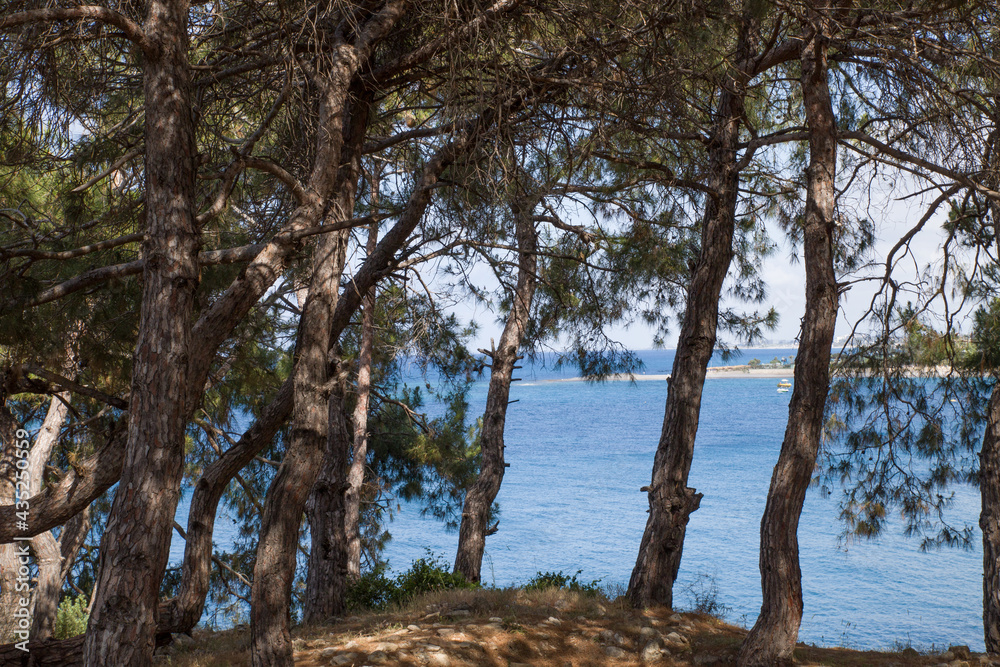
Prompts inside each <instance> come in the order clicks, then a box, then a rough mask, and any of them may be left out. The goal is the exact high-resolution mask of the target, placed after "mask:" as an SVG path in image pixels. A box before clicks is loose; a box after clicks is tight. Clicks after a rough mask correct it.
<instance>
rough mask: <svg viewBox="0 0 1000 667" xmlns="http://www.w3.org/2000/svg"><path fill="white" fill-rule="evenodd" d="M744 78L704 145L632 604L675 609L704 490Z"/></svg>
mask: <svg viewBox="0 0 1000 667" xmlns="http://www.w3.org/2000/svg"><path fill="white" fill-rule="evenodd" d="M749 27H750V26H749V20H745V21H744V24H743V26H742V27H741V32H740V41H739V44H738V47H737V57H736V59H735V62H742V61H744V60H745V59H746V56H747V54H748V52H749ZM745 95H746V76H745V75H744V74H743V73H742V72H739V71H735V72H732V73H731V74H730V75H729V80H728V81H727V82H726V84H725V86H724V87H723V90H722V96H721V99H720V101H719V108H718V113H717V116H716V121H715V125H714V128H713V137H712V143H711V148H710V150H709V173H710V177H709V183H708V185H709V187H710V188H711V189H712V191H713V192H714V193H715V196H710V197H708V198H707V202H706V205H705V213H704V217H703V220H702V230H701V252H700V253H699V256H698V261H697V263H696V264H695V266H694V271H693V272H692V275H691V282H690V284H689V285H688V293H687V306H686V308H685V311H684V322H683V324H682V325H681V332H680V336H679V338H678V340H677V352H676V354H675V355H674V366H673V369H672V370H671V373H670V385H669V387H668V389H667V402H666V408H665V410H664V415H663V428H662V430H661V431H660V442H659V445H658V446H657V448H656V456H655V458H654V460H653V475H652V482H651V483H650V485H649V487H648V492H647V494H648V500H649V517H648V518H647V519H646V529H645V532H644V533H643V536H642V542H641V543H640V545H639V554H638V557H637V558H636V562H635V567H634V568H633V570H632V577H631V579H630V580H629V586H628V598H629V601H630V602H631V603H632V604H633V605H634V606H636V607H645V606H648V605H652V604H660V605H664V606H666V607H671V606H673V587H674V581H675V580H676V579H677V572H678V570H679V568H680V564H681V552H682V550H683V547H684V534H685V531H686V529H687V524H688V518H689V517H690V516H691V513H692V512H694V511H695V510H696V509H698V505H699V503H700V502H701V497H702V494H700V493H696V492H695V490H694V489H693V488H690V487H689V486H688V485H687V482H688V474H689V473H690V471H691V460H692V458H693V457H694V442H695V436H696V435H697V434H698V419H699V415H700V412H701V395H702V389H703V387H704V385H705V372H706V369H707V368H708V363H709V361H710V360H711V358H712V352H713V351H714V349H715V337H716V329H717V327H718V320H719V299H720V296H721V294H722V285H723V283H724V282H725V279H726V274H727V273H728V271H729V264H730V262H731V261H732V258H733V234H734V231H735V227H736V205H737V200H738V198H739V183H740V172H739V168H738V166H737V162H738V160H739V156H738V155H737V149H738V144H739V139H740V136H739V134H740V133H739V130H740V123H741V121H742V118H743V105H744V98H745Z"/></svg>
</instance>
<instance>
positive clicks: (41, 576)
mask: <svg viewBox="0 0 1000 667" xmlns="http://www.w3.org/2000/svg"><path fill="white" fill-rule="evenodd" d="M31 551H32V552H33V553H34V554H35V563H36V564H37V565H38V579H37V580H36V583H35V590H34V597H33V599H32V606H33V610H32V616H31V638H32V639H36V640H43V639H48V638H49V637H51V636H52V631H53V630H54V629H55V625H56V612H57V611H58V610H59V595H60V593H61V592H62V585H63V578H62V572H63V567H62V564H63V558H62V552H61V550H60V548H59V542H58V541H57V540H56V538H55V537H54V536H53V535H52V533H51V532H44V533H41V534H39V535H35V536H34V537H33V538H31Z"/></svg>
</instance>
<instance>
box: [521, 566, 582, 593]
mask: <svg viewBox="0 0 1000 667" xmlns="http://www.w3.org/2000/svg"><path fill="white" fill-rule="evenodd" d="M582 572H583V570H577V571H576V574H574V575H573V576H569V575H568V574H565V573H563V571H562V570H560V571H559V572H538V573H536V574H535V576H534V577H532V578H531V579H529V580H528V583H526V584H525V585H524V590H526V591H543V590H546V589H548V588H559V589H563V590H567V591H574V592H577V593H585V594H587V595H599V594H600V593H601V586H600V583H601V580H600V579H595V580H594V581H591V582H590V583H589V584H588V583H584V582H582V581H580V580H579V579H577V577H578V576H580V574H581V573H582Z"/></svg>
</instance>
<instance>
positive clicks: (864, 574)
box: [387, 349, 983, 650]
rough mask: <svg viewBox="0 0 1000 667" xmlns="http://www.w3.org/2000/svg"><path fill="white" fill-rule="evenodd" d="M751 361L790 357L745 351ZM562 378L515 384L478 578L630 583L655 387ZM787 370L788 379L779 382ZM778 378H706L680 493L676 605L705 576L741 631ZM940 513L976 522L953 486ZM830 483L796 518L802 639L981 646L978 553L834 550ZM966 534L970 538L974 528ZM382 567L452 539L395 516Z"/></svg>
mask: <svg viewBox="0 0 1000 667" xmlns="http://www.w3.org/2000/svg"><path fill="white" fill-rule="evenodd" d="M742 354H743V358H742V359H739V358H737V359H735V360H733V361H729V362H723V361H722V360H721V359H716V360H714V361H713V364H714V365H725V364H727V363H745V362H746V361H747V360H749V359H750V358H753V357H756V358H759V359H761V360H762V361H765V362H766V361H769V360H770V359H772V358H773V357H775V356H777V357H779V358H780V357H783V356H789V355H794V354H795V350H792V349H771V350H746V351H743V353H742ZM640 355H641V356H642V358H643V359H644V361H645V362H646V369H645V372H646V373H648V374H664V373H669V372H670V368H671V365H672V363H673V351H671V350H660V351H651V352H641V353H640ZM566 375H571V373H568V372H562V373H559V372H553V371H551V370H548V369H544V368H543V369H532V368H530V367H529V368H525V369H524V371H523V372H522V376H523V377H524V380H523V381H521V382H517V383H515V384H514V386H513V388H512V390H511V399H517V400H518V402H517V403H514V404H512V405H511V406H510V408H509V410H508V413H507V425H506V432H505V442H506V446H507V449H506V460H507V462H508V463H509V464H510V467H509V468H508V469H507V472H506V475H505V477H504V481H503V486H502V487H501V489H500V494H499V496H498V497H497V501H498V502H499V504H500V510H501V514H500V530H499V532H498V533H497V534H496V535H494V536H492V537H489V538H488V539H487V551H486V557H485V561H484V565H483V573H484V574H483V579H484V582H485V583H488V584H495V585H498V586H502V585H507V584H514V583H523V582H525V581H527V580H528V579H529V578H530V577H532V576H533V575H534V574H535V573H536V572H538V571H559V570H562V571H564V572H566V573H569V574H572V573H574V572H576V571H577V570H583V573H582V574H581V575H580V578H581V579H583V580H587V581H589V580H592V579H600V580H601V583H602V584H621V585H625V584H627V583H628V578H629V575H630V574H631V570H632V566H633V565H634V563H635V556H636V552H637V549H638V545H639V541H640V539H641V537H642V531H643V528H644V526H645V521H646V509H647V507H648V505H647V501H646V494H645V493H642V492H640V491H639V489H640V487H642V486H644V485H646V484H648V483H649V480H650V474H651V470H652V462H653V454H654V452H655V450H656V444H657V441H658V438H659V434H660V428H661V426H662V421H663V409H664V402H665V400H666V394H667V383H666V382H665V381H662V380H660V381H654V380H648V381H642V380H640V381H637V382H634V383H630V382H622V381H617V382H605V383H602V384H591V383H587V382H583V381H553V380H554V379H556V378H559V377H564V376H566ZM790 377H791V376H790V375H789V378H790ZM776 382H777V381H776V380H774V379H764V378H749V377H747V378H731V379H709V380H708V381H707V382H706V384H705V391H704V398H703V403H702V412H701V423H700V428H699V431H698V439H697V442H696V445H695V456H694V463H693V466H692V469H691V476H690V485H691V486H693V487H695V488H696V489H698V491H700V492H701V493H703V494H704V499H703V500H702V502H701V508H700V509H699V510H698V511H697V512H695V513H694V514H692V516H691V521H690V524H689V526H688V531H687V538H686V541H685V547H684V556H683V560H682V563H681V572H680V576H679V581H678V582H677V586H676V588H675V598H676V599H677V601H678V602H677V603H678V604H679V605H680V606H684V605H685V604H687V605H688V606H691V605H693V599H694V594H695V593H702V594H703V593H705V592H706V591H707V588H708V587H710V586H711V585H712V583H713V581H714V586H715V587H717V590H718V601H719V602H720V603H722V604H724V605H726V606H727V607H729V608H730V609H731V611H730V612H729V613H728V618H729V619H730V620H732V621H735V622H739V623H743V624H746V625H747V627H749V626H750V625H752V624H753V622H754V620H755V619H756V616H757V613H758V611H759V609H760V602H761V596H760V578H759V571H758V561H757V549H758V545H759V526H760V517H761V514H762V513H763V511H764V505H765V502H766V498H767V489H768V484H769V482H770V477H771V471H772V469H773V466H774V463H775V462H776V460H777V456H778V451H779V450H780V447H781V439H782V436H783V434H784V429H785V422H786V421H787V417H788V401H789V398H790V396H791V394H788V393H784V394H782V393H778V392H777V391H776ZM485 392H486V382H485V381H482V382H480V383H478V384H477V386H476V388H475V390H474V392H473V395H472V397H471V411H470V412H471V414H477V413H481V411H482V408H483V406H484V404H485ZM956 496H957V497H956V502H955V504H954V506H953V507H952V508H951V512H950V514H949V518H950V520H951V521H952V522H953V523H958V524H959V525H961V524H963V523H969V524H975V523H976V521H977V519H978V514H979V496H978V492H977V491H976V490H975V489H972V488H960V489H958V490H957V494H956ZM836 498H837V493H836V490H835V492H834V493H833V494H832V495H829V496H828V495H827V494H825V493H823V491H822V490H821V489H820V488H818V487H817V488H812V489H810V491H809V493H808V495H807V497H806V502H805V507H804V509H803V514H802V518H801V522H800V525H799V543H800V551H801V554H800V558H801V563H802V576H803V588H804V602H805V611H804V617H803V620H802V629H801V633H800V639H801V640H802V641H805V642H809V643H816V644H819V645H833V646H840V645H844V646H849V647H857V648H872V649H875V648H888V647H892V646H894V645H896V643H897V642H901V643H903V644H912V645H913V646H915V647H918V648H930V647H931V646H932V645H933V646H936V647H941V646H944V647H947V646H948V645H949V644H968V645H969V646H971V647H972V648H973V650H983V638H982V615H981V599H982V553H981V546H980V545H981V543H980V542H979V540H981V537H980V536H979V534H978V533H977V535H976V538H975V540H976V542H975V544H976V548H975V550H973V551H960V550H955V549H946V550H943V551H935V552H930V553H921V552H920V551H919V549H918V546H919V545H918V541H917V540H915V539H912V538H906V537H904V536H903V535H902V526H901V524H896V525H895V526H894V527H893V528H892V529H890V531H888V534H886V535H885V536H883V537H882V538H881V539H879V540H878V541H877V542H863V543H853V544H844V543H842V542H841V540H840V538H839V536H840V533H841V530H842V525H841V524H840V523H839V522H838V518H837V515H838V506H837V502H836ZM977 530H978V529H977ZM390 531H391V533H392V536H393V539H392V541H391V542H390V544H389V546H388V549H387V556H388V559H389V562H390V566H391V567H393V568H395V569H397V570H401V569H405V568H406V567H408V565H409V563H410V562H411V561H412V560H414V559H416V558H420V557H422V556H424V555H425V550H426V549H430V550H431V551H432V552H434V553H437V554H439V555H442V556H444V557H445V558H447V559H449V560H450V559H452V558H453V557H454V553H455V548H456V545H457V534H456V533H454V532H446V531H445V530H444V529H443V527H442V526H441V524H439V523H438V522H437V521H435V520H434V519H432V518H426V517H421V516H420V515H419V511H418V508H416V507H412V506H410V507H405V506H404V507H403V508H402V510H401V512H400V513H399V514H398V515H397V517H396V520H395V521H394V522H393V524H392V525H391V527H390Z"/></svg>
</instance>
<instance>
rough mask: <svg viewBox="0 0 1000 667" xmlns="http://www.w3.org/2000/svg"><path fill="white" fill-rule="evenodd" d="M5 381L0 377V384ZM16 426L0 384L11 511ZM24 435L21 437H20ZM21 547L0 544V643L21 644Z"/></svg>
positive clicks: (1, 464)
mask: <svg viewBox="0 0 1000 667" xmlns="http://www.w3.org/2000/svg"><path fill="white" fill-rule="evenodd" d="M3 379H4V378H2V377H0V380H3ZM17 432H18V424H17V421H16V420H15V419H14V415H13V414H11V412H10V409H9V408H8V407H7V395H6V392H5V391H4V388H3V385H2V384H0V437H2V439H3V447H2V449H0V503H3V504H5V505H10V506H11V507H12V508H14V505H13V503H14V498H15V495H16V493H15V482H16V475H17V456H16V450H17V443H18V439H17ZM22 435H23V434H22ZM22 544H23V543H21V542H15V543H10V544H0V643H6V642H10V641H15V640H16V641H21V638H20V637H17V636H15V635H14V634H13V632H14V630H15V629H17V618H16V617H15V616H14V612H15V611H16V610H17V608H18V607H19V606H20V598H21V597H22V596H21V593H20V592H19V591H17V590H16V589H17V568H18V549H19V547H20V546H21V545H22Z"/></svg>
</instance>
